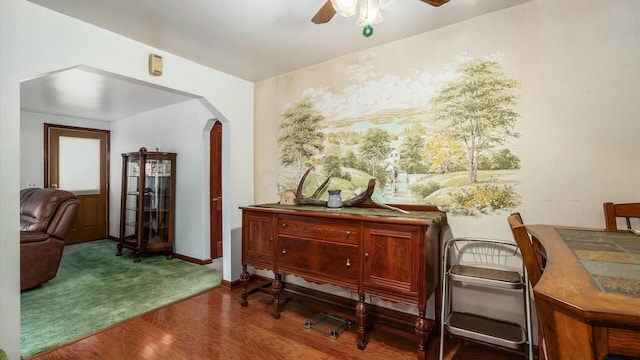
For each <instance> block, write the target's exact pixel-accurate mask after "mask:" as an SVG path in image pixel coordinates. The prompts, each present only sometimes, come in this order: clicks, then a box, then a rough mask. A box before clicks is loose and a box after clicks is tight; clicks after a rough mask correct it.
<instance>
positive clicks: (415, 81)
mask: <svg viewBox="0 0 640 360" xmlns="http://www.w3.org/2000/svg"><path fill="white" fill-rule="evenodd" d="M375 56H376V54H375V52H369V53H363V54H360V55H358V56H357V59H356V61H354V63H353V64H352V65H351V67H350V68H349V69H348V71H347V73H348V74H349V79H347V80H348V85H346V86H344V87H343V88H341V89H339V90H337V89H332V88H328V87H323V88H318V89H313V88H312V89H308V90H306V91H304V92H303V93H302V94H300V96H299V97H298V100H297V101H295V102H293V103H291V104H287V105H286V106H285V107H284V109H283V110H282V114H281V115H282V122H281V126H280V136H279V138H278V144H279V145H280V163H281V165H282V166H284V167H285V168H286V170H287V171H285V172H284V174H283V175H282V176H281V177H280V178H279V181H278V188H279V189H278V191H279V192H280V193H282V192H284V191H285V190H287V189H292V188H294V189H295V188H296V186H297V184H298V182H299V180H300V178H301V176H302V174H303V173H304V172H305V171H306V170H307V169H312V171H311V173H310V175H309V177H308V178H307V180H306V181H305V188H304V191H303V192H304V195H305V196H309V195H310V194H311V193H313V191H314V190H315V189H316V188H317V187H318V186H319V185H320V184H321V183H322V182H323V181H324V179H325V178H326V177H328V176H331V182H330V183H329V186H328V187H327V189H340V190H342V198H343V199H348V198H351V197H353V196H355V195H357V194H359V193H360V192H362V191H364V189H365V188H366V186H367V182H368V181H369V179H370V178H372V177H375V178H376V191H375V193H374V196H373V199H374V200H375V201H377V202H381V203H390V204H433V205H438V206H439V207H440V208H441V209H443V210H444V211H446V212H448V213H451V214H458V215H465V216H480V215H483V214H491V213H494V212H497V211H506V210H510V209H513V208H515V207H517V206H518V205H519V204H520V196H519V195H518V193H517V192H516V187H517V185H518V181H517V180H516V176H515V175H516V173H517V171H518V169H519V168H520V159H519V158H518V157H517V156H516V155H514V154H513V153H512V152H511V151H510V150H509V149H508V148H507V146H508V145H509V140H512V139H514V138H517V137H518V136H519V134H518V133H516V132H515V131H514V126H515V123H516V121H517V119H518V116H519V115H518V113H517V112H516V111H515V110H514V107H515V106H516V105H517V101H518V95H517V93H518V90H519V87H520V84H519V82H518V81H517V80H514V79H510V78H509V77H508V76H507V75H506V74H505V73H504V70H503V68H502V66H501V62H502V58H501V55H500V54H494V55H492V56H490V57H486V58H473V57H470V56H468V55H467V56H460V57H458V58H456V59H453V61H452V63H451V64H448V66H446V67H445V68H444V69H443V70H442V71H440V72H438V73H437V74H430V73H428V72H426V71H422V72H416V73H415V75H414V76H411V77H406V76H404V77H400V76H396V75H392V74H384V73H380V72H376V71H375V69H374V68H373V66H372V65H370V63H369V61H368V59H369V58H370V57H375ZM326 197H327V194H324V198H326Z"/></svg>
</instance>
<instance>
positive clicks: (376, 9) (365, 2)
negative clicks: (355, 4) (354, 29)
mask: <svg viewBox="0 0 640 360" xmlns="http://www.w3.org/2000/svg"><path fill="white" fill-rule="evenodd" d="M381 21H382V12H380V6H379V5H378V0H362V1H361V3H360V17H359V18H358V22H357V23H356V24H358V26H365V25H373V24H379V23H380V22H381Z"/></svg>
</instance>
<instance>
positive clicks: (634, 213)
mask: <svg viewBox="0 0 640 360" xmlns="http://www.w3.org/2000/svg"><path fill="white" fill-rule="evenodd" d="M603 206H604V220H605V221H604V222H605V230H607V231H625V232H626V231H631V232H633V233H634V234H636V235H640V233H638V232H637V230H634V229H633V228H632V226H631V219H632V218H638V219H640V203H626V204H614V203H611V202H606V203H604V204H603ZM617 218H625V220H626V221H627V229H619V228H618V224H617V221H616V219H617Z"/></svg>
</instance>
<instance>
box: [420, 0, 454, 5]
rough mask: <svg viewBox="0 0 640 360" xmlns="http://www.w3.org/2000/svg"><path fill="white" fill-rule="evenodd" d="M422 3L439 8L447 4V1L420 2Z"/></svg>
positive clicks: (428, 0)
mask: <svg viewBox="0 0 640 360" xmlns="http://www.w3.org/2000/svg"><path fill="white" fill-rule="evenodd" d="M422 1H423V2H426V3H427V4H429V5H433V6H440V5H442V4H445V3H447V2H449V0H422Z"/></svg>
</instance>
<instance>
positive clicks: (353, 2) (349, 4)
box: [331, 0, 358, 17]
mask: <svg viewBox="0 0 640 360" xmlns="http://www.w3.org/2000/svg"><path fill="white" fill-rule="evenodd" d="M331 5H333V8H334V9H335V10H336V12H337V13H338V14H340V15H342V16H344V17H349V16H352V15H354V14H355V13H356V7H357V5H358V0H331Z"/></svg>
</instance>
